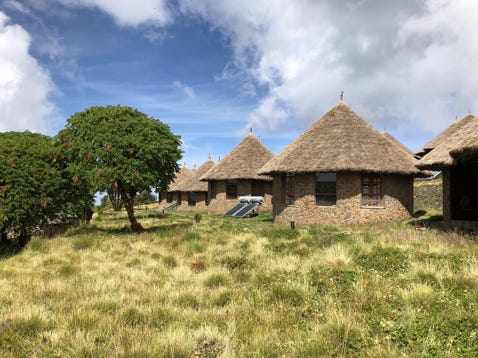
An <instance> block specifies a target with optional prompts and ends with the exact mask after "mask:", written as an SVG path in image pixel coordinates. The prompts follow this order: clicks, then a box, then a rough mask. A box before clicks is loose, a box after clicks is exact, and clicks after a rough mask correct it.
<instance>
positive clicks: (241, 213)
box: [234, 204, 257, 218]
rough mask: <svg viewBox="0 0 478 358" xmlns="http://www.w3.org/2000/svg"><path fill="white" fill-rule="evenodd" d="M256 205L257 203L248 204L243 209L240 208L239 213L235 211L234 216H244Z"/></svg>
mask: <svg viewBox="0 0 478 358" xmlns="http://www.w3.org/2000/svg"><path fill="white" fill-rule="evenodd" d="M256 206H257V204H247V205H246V206H244V207H243V208H242V209H241V210H239V211H238V212H237V213H235V214H234V216H236V217H238V218H243V217H244V216H246V215H247V214H249V213H250V212H251V211H252V210H254V209H255V207H256Z"/></svg>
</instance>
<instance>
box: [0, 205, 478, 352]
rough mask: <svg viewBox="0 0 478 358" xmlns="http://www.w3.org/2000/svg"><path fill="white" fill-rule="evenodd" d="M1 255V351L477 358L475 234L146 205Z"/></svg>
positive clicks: (104, 215) (477, 309)
mask: <svg viewBox="0 0 478 358" xmlns="http://www.w3.org/2000/svg"><path fill="white" fill-rule="evenodd" d="M138 215H139V216H140V220H141V223H142V224H143V226H144V227H145V228H146V231H145V232H144V233H142V234H139V235H138V234H131V233H130V232H129V230H128V222H127V219H126V216H125V214H124V213H119V214H117V213H111V212H105V213H103V214H102V215H101V216H96V217H95V219H94V221H93V223H92V224H91V226H90V227H82V228H78V229H74V230H71V231H70V232H68V233H67V234H66V235H64V236H61V237H56V238H54V239H51V240H47V239H34V240H32V241H31V242H30V243H29V245H28V247H27V248H26V249H25V250H24V251H23V252H21V253H19V254H17V255H16V256H13V257H9V258H2V259H0V287H1V288H2V289H1V290H0V356H2V357H3V356H5V357H10V356H12V357H16V356H75V357H82V356H94V357H107V356H108V357H109V356H120V357H121V356H123V357H130V356H155V357H156V356H157V357H191V356H200V357H233V356H251V357H252V356H254V357H258V356H260V357H263V356H264V357H267V356H270V357H276V356H288V357H289V356H291V357H294V356H295V357H304V356H311V357H316V356H372V357H385V356H398V355H406V356H421V355H428V356H476V355H478V343H477V341H478V337H477V335H478V329H477V327H478V307H477V302H478V284H477V282H478V264H477V254H478V245H477V242H476V237H473V236H463V235H459V234H457V233H449V232H442V231H435V230H428V231H424V232H416V231H415V230H414V229H413V227H412V226H408V225H407V224H404V223H402V224H395V225H377V226H372V227H354V228H347V229H341V228H337V227H318V228H304V229H301V230H297V231H295V232H292V231H291V230H290V229H281V228H276V227H274V226H273V225H272V223H271V222H270V217H268V216H259V217H256V218H253V219H247V220H234V219H226V218H223V217H219V216H212V215H204V216H203V219H202V220H201V221H200V222H199V223H197V222H195V220H194V214H193V213H174V214H167V215H162V214H161V213H160V212H157V211H156V210H154V209H153V208H151V207H150V208H149V209H147V210H138Z"/></svg>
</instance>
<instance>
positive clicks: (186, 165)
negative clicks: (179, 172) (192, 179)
mask: <svg viewBox="0 0 478 358" xmlns="http://www.w3.org/2000/svg"><path fill="white" fill-rule="evenodd" d="M183 167H185V168H186V169H187V165H186V161H184V165H183Z"/></svg>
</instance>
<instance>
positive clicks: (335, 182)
mask: <svg viewBox="0 0 478 358" xmlns="http://www.w3.org/2000/svg"><path fill="white" fill-rule="evenodd" d="M320 174H334V176H335V180H333V181H332V180H327V181H326V180H319V175H320ZM319 182H320V183H334V184H335V190H334V193H332V192H330V193H327V192H323V193H319ZM319 197H325V198H330V199H332V198H333V203H332V200H331V202H330V204H319ZM315 205H316V206H335V205H337V173H336V172H317V173H315Z"/></svg>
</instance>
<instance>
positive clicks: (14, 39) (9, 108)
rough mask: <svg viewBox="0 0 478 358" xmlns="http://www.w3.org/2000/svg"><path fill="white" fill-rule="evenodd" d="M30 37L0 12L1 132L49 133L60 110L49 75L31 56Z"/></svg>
mask: <svg viewBox="0 0 478 358" xmlns="http://www.w3.org/2000/svg"><path fill="white" fill-rule="evenodd" d="M30 43H31V38H30V35H29V34H28V33H27V32H26V31H25V30H24V29H23V28H22V27H21V26H19V25H15V24H10V23H9V18H8V17H7V16H6V15H5V14H4V13H3V12H0V131H2V132H3V131H8V130H15V131H23V130H26V129H29V130H31V131H36V132H43V133H48V131H49V130H50V126H51V125H52V123H51V120H52V117H53V116H54V114H55V111H56V108H55V106H54V105H53V104H52V103H51V101H50V100H49V95H50V94H51V93H52V92H53V91H54V90H55V87H54V85H53V82H52V81H51V78H50V75H49V73H48V71H46V70H45V69H44V68H42V67H41V66H40V65H39V64H38V62H37V61H36V60H35V58H33V57H32V56H31V55H30V54H29V52H28V51H29V47H30Z"/></svg>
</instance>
